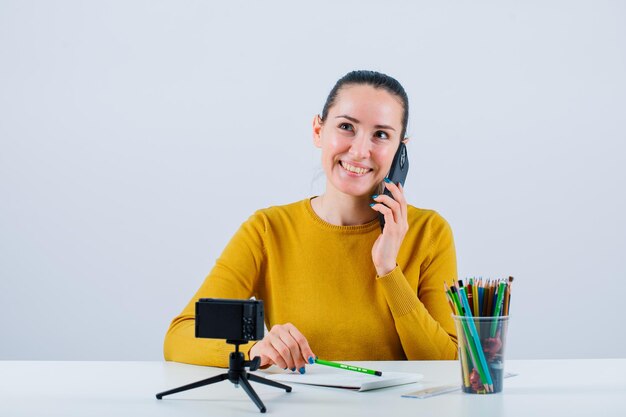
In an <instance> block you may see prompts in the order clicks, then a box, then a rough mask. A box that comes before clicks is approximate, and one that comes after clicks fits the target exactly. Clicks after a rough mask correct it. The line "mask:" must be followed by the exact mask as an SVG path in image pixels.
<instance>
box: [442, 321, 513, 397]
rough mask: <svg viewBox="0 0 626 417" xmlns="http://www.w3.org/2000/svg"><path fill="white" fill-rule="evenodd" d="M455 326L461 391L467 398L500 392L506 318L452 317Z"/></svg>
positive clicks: (506, 327)
mask: <svg viewBox="0 0 626 417" xmlns="http://www.w3.org/2000/svg"><path fill="white" fill-rule="evenodd" d="M452 317H453V318H454V324H455V325H456V332H457V337H458V342H459V360H460V363H461V377H462V385H461V387H462V389H463V391H464V392H467V393H470V394H494V393H497V392H501V391H502V384H503V379H504V350H505V347H506V333H507V329H508V327H509V316H497V317H471V318H470V317H463V316H454V315H453V316H452Z"/></svg>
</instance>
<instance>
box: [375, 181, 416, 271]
mask: <svg viewBox="0 0 626 417" xmlns="http://www.w3.org/2000/svg"><path fill="white" fill-rule="evenodd" d="M384 184H385V187H387V189H388V190H389V191H390V192H391V195H392V196H393V198H391V197H389V196H387V195H385V194H380V195H379V196H377V197H376V198H374V201H375V202H376V203H375V204H374V205H372V209H373V210H375V211H377V212H379V213H381V214H382V215H384V216H385V227H384V229H383V232H382V233H381V235H380V236H378V239H376V242H374V246H373V247H372V260H373V261H374V266H375V267H376V273H377V274H378V276H383V275H387V274H388V273H390V272H391V271H393V269H394V268H395V267H396V259H397V257H398V252H399V251H400V246H401V245H402V241H403V240H404V236H405V235H406V232H407V231H408V230H409V222H408V220H407V204H406V199H405V198H404V190H403V188H402V185H400V184H399V183H398V184H397V185H396V184H394V183H393V182H385V183H384Z"/></svg>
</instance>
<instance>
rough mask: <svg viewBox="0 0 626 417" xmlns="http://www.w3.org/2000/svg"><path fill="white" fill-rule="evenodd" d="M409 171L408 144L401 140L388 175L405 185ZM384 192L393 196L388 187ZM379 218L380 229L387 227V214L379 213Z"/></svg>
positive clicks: (395, 181) (394, 180)
mask: <svg viewBox="0 0 626 417" xmlns="http://www.w3.org/2000/svg"><path fill="white" fill-rule="evenodd" d="M408 172H409V158H408V156H407V152H406V145H405V144H404V143H403V142H400V147H398V150H397V151H396V154H395V155H394V157H393V162H392V163H391V169H390V170H389V175H387V178H389V179H390V180H391V182H393V183H394V184H398V183H400V184H402V186H403V187H404V181H405V180H406V175H407V173H408ZM383 194H385V195H388V196H389V197H391V198H393V196H392V195H391V192H390V191H389V190H388V189H387V188H386V187H385V189H384V191H383ZM378 219H379V220H380V229H381V230H383V229H384V228H385V216H384V215H382V214H381V213H378Z"/></svg>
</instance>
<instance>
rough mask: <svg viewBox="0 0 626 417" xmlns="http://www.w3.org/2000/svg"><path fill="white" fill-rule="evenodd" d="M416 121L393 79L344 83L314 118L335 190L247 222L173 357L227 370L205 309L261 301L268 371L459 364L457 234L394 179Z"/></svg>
mask: <svg viewBox="0 0 626 417" xmlns="http://www.w3.org/2000/svg"><path fill="white" fill-rule="evenodd" d="M407 121H408V98H407V95H406V93H405V92H404V89H403V88H402V86H401V85H400V83H398V81H396V80H395V79H393V78H392V77H389V76H387V75H384V74H381V73H377V72H373V71H353V72H351V73H348V74H347V75H345V76H344V77H343V78H341V79H340V80H339V81H338V82H337V84H336V85H335V87H334V88H333V89H332V90H331V92H330V94H329V96H328V99H327V101H326V104H325V105H324V109H323V111H322V114H321V115H316V116H315V117H314V118H313V142H314V144H315V146H317V147H318V148H320V149H321V153H322V155H321V158H322V166H323V169H324V172H325V174H326V189H325V192H324V193H323V194H322V195H320V196H314V197H309V198H306V199H304V200H302V201H299V202H296V203H292V204H289V205H285V206H275V207H270V208H267V209H262V210H259V211H257V212H256V213H254V214H253V215H252V216H251V217H250V218H249V219H248V220H247V221H246V222H244V223H243V224H242V226H241V227H240V229H239V230H238V231H237V233H236V234H235V236H233V238H232V239H231V241H230V242H229V244H228V245H227V246H226V248H225V249H224V252H223V253H222V255H221V256H220V257H219V259H218V260H217V262H216V264H215V266H214V268H213V269H212V271H211V272H210V273H209V275H208V276H207V278H206V280H205V281H204V283H203V284H202V286H201V287H200V289H199V290H198V291H197V293H196V294H195V295H194V297H193V298H192V299H191V301H190V302H189V303H188V305H187V306H186V307H185V309H184V310H183V312H182V313H181V314H180V315H179V316H178V317H176V318H175V319H174V320H173V321H172V323H171V325H170V328H169V330H168V332H167V335H166V337H165V346H164V351H165V358H166V359H167V360H173V361H180V362H187V363H195V364H204V365H213V366H227V365H228V364H227V360H228V353H229V351H230V346H228V345H227V344H225V343H224V342H223V341H221V340H207V339H196V338H195V337H194V324H195V316H194V305H195V302H196V301H197V300H198V299H199V298H204V297H214V298H239V299H244V298H249V297H252V296H254V297H256V298H257V299H261V300H264V302H265V312H266V325H267V327H268V329H270V331H269V333H268V334H266V335H265V337H264V338H263V339H262V340H261V341H259V342H257V343H256V344H254V345H252V346H250V347H248V348H247V349H243V350H244V351H246V352H247V353H248V354H249V356H250V357H255V356H259V357H260V358H261V364H262V365H270V364H276V365H278V366H280V367H282V368H285V369H286V368H289V369H291V370H294V371H295V370H296V369H297V370H299V371H300V372H301V373H304V372H305V371H306V368H305V365H306V364H307V363H313V358H315V357H316V356H319V357H322V358H325V359H331V360H400V359H414V360H415V359H454V358H455V357H456V353H457V341H456V335H455V330H454V323H453V322H452V319H451V317H450V312H449V307H448V304H447V302H446V299H445V294H444V291H443V283H444V282H453V281H455V280H456V278H457V272H456V255H455V249H454V242H453V238H452V232H451V230H450V227H449V226H448V224H447V222H446V221H445V220H444V219H443V218H442V217H441V216H440V215H438V214H437V213H436V212H434V211H432V210H425V209H419V208H416V207H413V206H411V205H409V204H407V202H406V199H405V197H404V191H403V188H402V185H401V184H394V183H393V182H391V181H389V180H388V179H387V175H388V173H389V170H390V167H391V164H392V160H393V158H394V155H395V153H396V151H397V149H398V147H399V146H400V142H404V143H406V142H408V139H407V138H406V137H405V132H406V126H407ZM384 188H386V189H387V190H389V192H390V193H391V196H392V197H393V198H392V197H390V196H388V195H384V194H382V193H381V190H383V189H384ZM379 194H380V195H379ZM379 213H380V214H382V215H383V216H384V219H385V227H384V229H383V230H382V232H381V227H380V224H379V221H378V214H379Z"/></svg>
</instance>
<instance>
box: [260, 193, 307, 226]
mask: <svg viewBox="0 0 626 417" xmlns="http://www.w3.org/2000/svg"><path fill="white" fill-rule="evenodd" d="M308 202H309V199H308V198H306V199H304V200H299V201H294V202H292V203H288V204H281V205H275V206H268V207H265V208H261V209H258V210H257V211H255V212H254V214H252V216H250V220H252V221H263V222H270V223H276V222H285V221H289V222H291V221H295V220H298V219H299V218H301V217H302V216H305V215H306V212H307V204H308Z"/></svg>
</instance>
